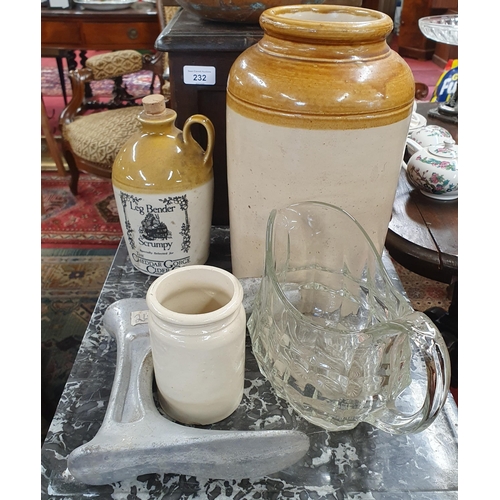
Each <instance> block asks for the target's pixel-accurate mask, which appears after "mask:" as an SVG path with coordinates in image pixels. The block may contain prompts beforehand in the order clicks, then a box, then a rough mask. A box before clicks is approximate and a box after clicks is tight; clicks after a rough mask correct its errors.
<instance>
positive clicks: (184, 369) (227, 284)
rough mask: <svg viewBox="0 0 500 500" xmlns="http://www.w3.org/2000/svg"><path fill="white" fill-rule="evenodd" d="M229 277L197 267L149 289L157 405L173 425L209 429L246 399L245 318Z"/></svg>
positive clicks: (169, 276)
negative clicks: (208, 425)
mask: <svg viewBox="0 0 500 500" xmlns="http://www.w3.org/2000/svg"><path fill="white" fill-rule="evenodd" d="M242 301H243V288H242V286H241V283H240V282H239V281H238V279H237V278H236V277H235V276H233V275H232V274H231V273H229V272H227V271H225V270H223V269H219V268H217V267H212V266H205V265H194V266H187V267H181V268H177V269H174V270H172V271H169V272H167V273H165V274H164V275H163V276H161V277H159V278H157V279H156V280H155V281H154V283H153V284H152V285H151V286H150V288H149V290H148V292H147V295H146V302H147V305H148V308H149V315H148V324H149V331H150V337H151V350H152V355H153V367H154V374H155V380H156V385H157V387H158V399H159V402H160V405H161V407H162V408H163V410H164V411H165V413H167V415H169V416H170V417H172V418H173V419H174V420H177V421H178V422H181V423H184V424H200V425H207V424H212V423H214V422H218V421H220V420H223V419H224V418H226V417H228V416H229V415H230V414H231V413H232V412H233V411H234V410H235V409H236V408H237V407H238V405H239V403H240V401H241V398H242V396H243V382H244V369H245V334H246V325H245V321H246V316H245V309H244V307H243V303H242Z"/></svg>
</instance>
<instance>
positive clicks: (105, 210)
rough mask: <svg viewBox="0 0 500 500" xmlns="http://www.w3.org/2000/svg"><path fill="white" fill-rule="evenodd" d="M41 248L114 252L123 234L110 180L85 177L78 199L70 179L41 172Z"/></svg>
mask: <svg viewBox="0 0 500 500" xmlns="http://www.w3.org/2000/svg"><path fill="white" fill-rule="evenodd" d="M42 199H43V206H44V209H45V213H44V214H43V215H42V248H50V247H52V248H68V247H70V248H85V247H89V248H96V247H100V248H114V249H116V248H117V247H118V243H119V242H120V238H121V236H122V230H121V227H120V221H119V219H118V212H117V209H116V203H115V198H114V195H113V191H112V186H111V180H110V179H104V178H102V177H97V176H94V175H90V174H85V173H83V174H82V175H81V176H80V181H79V183H78V196H74V195H73V194H72V193H71V191H70V190H69V188H68V177H61V176H60V175H58V174H56V173H53V172H42Z"/></svg>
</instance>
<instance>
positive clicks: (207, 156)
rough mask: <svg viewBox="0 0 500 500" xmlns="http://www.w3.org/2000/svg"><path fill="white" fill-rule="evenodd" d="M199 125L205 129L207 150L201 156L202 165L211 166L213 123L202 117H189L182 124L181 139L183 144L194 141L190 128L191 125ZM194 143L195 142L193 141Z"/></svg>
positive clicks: (213, 135) (213, 140) (213, 141)
mask: <svg viewBox="0 0 500 500" xmlns="http://www.w3.org/2000/svg"><path fill="white" fill-rule="evenodd" d="M195 123H199V124H200V125H203V126H204V127H205V130H206V131H207V149H206V150H205V153H204V154H203V165H206V166H211V164H210V160H211V159H212V154H213V151H214V144H215V129H214V125H213V123H212V122H211V121H210V119H209V118H207V117H206V116H204V115H193V116H190V117H189V118H188V119H187V120H186V122H185V123H184V127H183V129H182V138H183V140H184V142H185V143H189V142H191V141H194V139H193V136H192V134H191V127H192V126H193V124H195ZM194 142H196V141H194Z"/></svg>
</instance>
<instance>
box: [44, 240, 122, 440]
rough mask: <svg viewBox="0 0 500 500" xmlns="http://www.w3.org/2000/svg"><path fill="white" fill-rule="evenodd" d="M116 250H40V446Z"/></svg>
mask: <svg viewBox="0 0 500 500" xmlns="http://www.w3.org/2000/svg"><path fill="white" fill-rule="evenodd" d="M114 253H115V249H100V250H80V249H72V250H58V249H42V256H41V277H42V286H41V300H42V307H41V316H42V318H41V320H42V321H41V390H42V408H41V411H42V443H43V440H44V437H45V433H46V432H47V429H48V426H49V425H50V422H51V420H52V417H53V415H54V412H55V410H56V407H57V403H58V402H59V398H60V397H61V394H62V391H63V389H64V385H65V384H66V380H67V378H68V375H69V373H70V371H71V367H72V366H73V362H74V360H75V357H76V354H77V352H78V349H79V347H80V342H81V340H82V338H83V335H84V333H85V330H86V328H87V325H88V322H89V320H90V317H91V315H92V312H93V311H94V307H95V304H96V302H97V299H98V297H99V293H100V291H101V288H102V286H103V284H104V281H105V280H106V276H107V274H108V270H109V268H110V266H111V262H112V260H113V256H114Z"/></svg>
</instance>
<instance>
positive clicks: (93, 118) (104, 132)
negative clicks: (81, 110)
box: [62, 106, 141, 172]
mask: <svg viewBox="0 0 500 500" xmlns="http://www.w3.org/2000/svg"><path fill="white" fill-rule="evenodd" d="M140 111H141V108H140V107H138V106H132V107H128V108H121V109H114V110H111V111H107V112H106V113H92V114H89V115H86V116H84V117H78V118H76V119H75V121H74V122H72V123H69V124H68V125H66V126H65V127H63V130H62V134H63V137H64V140H65V141H67V142H69V143H70V144H71V149H72V150H73V152H74V153H75V154H76V155H77V156H79V157H80V158H82V159H84V160H86V161H88V162H92V163H95V164H96V165H99V166H101V167H102V168H103V169H109V170H110V172H111V167H112V166H113V162H114V160H115V158H116V155H117V154H118V153H119V152H120V150H121V148H122V146H123V145H124V144H125V142H126V141H127V139H128V138H129V137H130V136H131V135H132V134H133V133H134V132H135V131H136V130H139V129H140V122H139V120H138V119H137V116H138V114H139V112H140Z"/></svg>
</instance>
